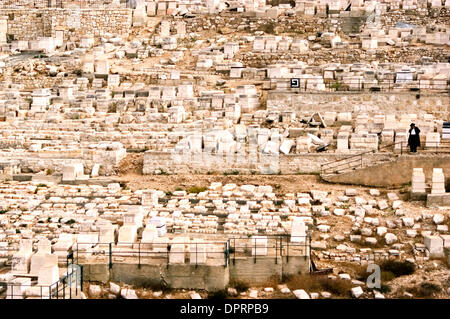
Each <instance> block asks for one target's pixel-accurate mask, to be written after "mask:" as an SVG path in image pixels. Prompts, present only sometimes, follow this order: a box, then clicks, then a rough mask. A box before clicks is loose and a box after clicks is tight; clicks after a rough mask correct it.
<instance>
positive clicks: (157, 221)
mask: <svg viewBox="0 0 450 319" xmlns="http://www.w3.org/2000/svg"><path fill="white" fill-rule="evenodd" d="M150 224H153V225H155V226H156V229H157V230H158V236H159V237H162V236H164V235H165V234H166V233H167V230H166V219H165V218H164V217H152V218H151V219H150Z"/></svg>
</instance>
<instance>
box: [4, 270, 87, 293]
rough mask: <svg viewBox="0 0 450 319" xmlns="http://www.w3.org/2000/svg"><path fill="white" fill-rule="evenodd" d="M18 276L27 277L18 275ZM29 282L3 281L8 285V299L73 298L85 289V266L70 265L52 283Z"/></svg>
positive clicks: (5, 285)
mask: <svg viewBox="0 0 450 319" xmlns="http://www.w3.org/2000/svg"><path fill="white" fill-rule="evenodd" d="M18 278H27V277H23V276H18ZM32 278H34V277H31V278H30V281H29V283H23V282H13V281H11V280H10V281H8V282H1V283H0V284H1V285H2V286H4V287H6V296H5V298H6V299H25V298H38V299H72V298H75V297H77V296H78V297H79V296H80V293H81V292H82V290H83V267H82V266H79V265H75V264H70V265H68V267H67V269H66V273H65V274H64V275H63V276H62V277H60V278H59V280H58V281H56V282H54V283H53V284H51V285H39V284H38V282H37V281H36V280H31V279H32Z"/></svg>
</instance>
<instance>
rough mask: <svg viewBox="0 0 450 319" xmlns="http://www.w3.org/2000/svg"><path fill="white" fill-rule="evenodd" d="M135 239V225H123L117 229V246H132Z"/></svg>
mask: <svg viewBox="0 0 450 319" xmlns="http://www.w3.org/2000/svg"><path fill="white" fill-rule="evenodd" d="M136 239H137V227H136V226H135V225H124V226H122V227H120V229H119V239H118V241H117V245H120V246H132V244H133V243H135V242H136Z"/></svg>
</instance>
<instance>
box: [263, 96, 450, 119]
mask: <svg viewBox="0 0 450 319" xmlns="http://www.w3.org/2000/svg"><path fill="white" fill-rule="evenodd" d="M417 94H418V92H414V93H394V92H392V93H391V92H389V93H384V92H383V93H381V92H380V93H303V92H301V93H294V92H289V91H269V93H268V96H267V109H268V110H282V111H287V110H292V111H296V112H327V111H334V112H353V111H366V112H379V113H386V114H389V113H397V114H398V113H418V114H420V113H430V114H433V115H434V116H435V117H437V118H441V119H448V118H450V95H449V94H424V93H422V94H420V97H419V98H417Z"/></svg>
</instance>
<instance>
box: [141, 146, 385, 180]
mask: <svg viewBox="0 0 450 319" xmlns="http://www.w3.org/2000/svg"><path fill="white" fill-rule="evenodd" d="M348 156H349V154H335V153H311V154H289V155H284V154H280V155H279V156H278V158H277V157H270V156H265V157H261V154H259V155H257V156H249V155H246V156H241V155H239V154H234V155H233V156H232V157H222V156H212V155H208V154H204V155H203V156H195V155H186V156H183V157H176V156H173V155H172V153H170V152H155V151H147V152H146V153H145V154H144V168H143V173H144V174H154V173H155V170H161V171H165V172H167V173H169V174H180V173H183V174H185V173H190V174H208V172H209V173H212V172H218V173H225V172H229V171H232V170H235V171H239V173H240V174H251V173H253V172H254V173H257V174H259V173H265V172H267V170H268V169H270V168H272V169H273V172H272V173H278V172H279V173H281V174H297V173H313V174H314V173H318V172H320V166H321V165H322V164H325V163H328V162H333V161H336V160H339V159H343V158H346V157H348ZM373 158H374V159H375V158H376V159H377V160H382V159H387V158H389V154H374V155H373Z"/></svg>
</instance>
